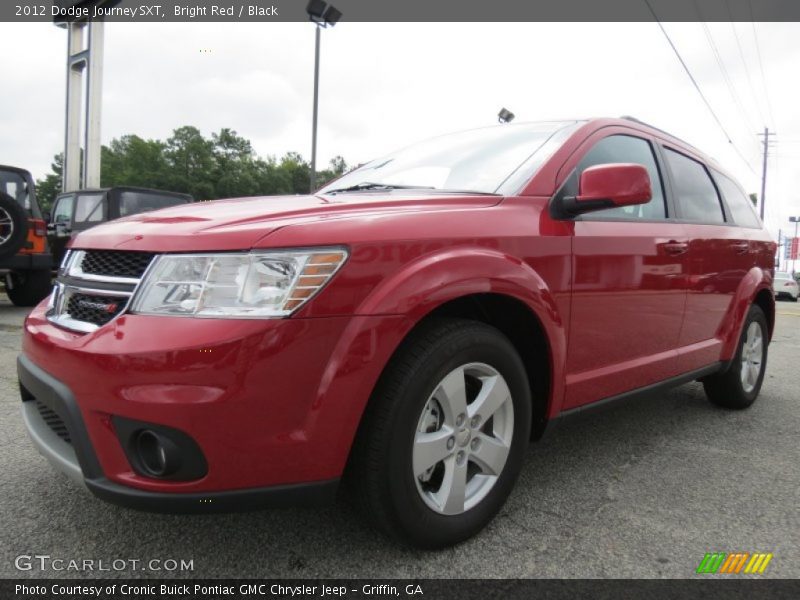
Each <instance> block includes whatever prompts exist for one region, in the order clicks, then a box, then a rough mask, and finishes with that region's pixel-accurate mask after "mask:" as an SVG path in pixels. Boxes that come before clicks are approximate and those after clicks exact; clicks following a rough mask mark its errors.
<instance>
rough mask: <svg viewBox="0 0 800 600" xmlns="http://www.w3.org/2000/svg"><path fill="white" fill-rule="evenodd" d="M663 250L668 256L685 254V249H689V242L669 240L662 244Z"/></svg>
mask: <svg viewBox="0 0 800 600" xmlns="http://www.w3.org/2000/svg"><path fill="white" fill-rule="evenodd" d="M663 248H664V252H666V253H667V254H669V255H670V256H679V255H681V254H685V253H686V251H687V250H689V244H688V243H687V242H678V241H676V240H670V241H668V242H666V243H665V244H663Z"/></svg>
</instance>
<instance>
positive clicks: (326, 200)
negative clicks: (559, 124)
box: [23, 120, 775, 491]
mask: <svg viewBox="0 0 800 600" xmlns="http://www.w3.org/2000/svg"><path fill="white" fill-rule="evenodd" d="M612 134H627V135H636V136H640V137H643V138H645V139H647V140H650V141H651V142H653V143H656V144H661V143H668V144H669V145H670V146H671V147H674V148H678V149H680V150H681V151H682V152H684V153H685V154H688V155H690V156H692V157H694V158H696V159H699V160H702V161H703V162H705V163H706V164H711V163H710V162H709V161H708V159H707V158H705V157H703V156H701V155H699V154H698V153H697V151H696V150H694V149H692V148H689V147H686V146H685V145H684V144H683V143H681V142H680V141H679V140H676V139H674V138H671V137H669V136H667V135H666V134H663V133H662V132H660V131H657V130H653V129H650V128H648V127H646V126H643V125H639V124H636V123H633V122H629V121H621V120H597V121H590V122H588V123H586V124H585V125H583V126H582V127H580V128H579V129H577V130H576V132H575V133H574V134H573V135H572V136H571V137H570V138H569V139H568V140H567V141H566V142H565V143H564V144H563V145H562V147H561V148H560V149H559V150H557V151H556V152H555V153H554V154H553V156H552V157H551V158H550V159H549V160H547V161H546V163H545V164H544V165H543V166H542V167H541V169H540V170H539V171H538V172H537V174H536V175H534V176H533V177H532V179H531V181H530V182H529V183H528V184H527V185H526V186H525V189H524V190H523V191H522V193H521V194H520V195H519V196H516V197H506V198H501V197H498V196H491V195H484V196H480V195H466V196H463V195H462V196H459V195H441V194H432V195H430V196H426V195H424V194H422V193H418V192H417V193H412V192H409V193H401V192H393V193H379V192H366V193H357V194H339V195H336V196H320V197H315V196H303V197H281V198H255V199H242V200H225V201H220V202H214V203H202V204H195V205H186V206H180V207H174V208H168V209H165V210H161V211H158V212H157V213H144V214H140V215H134V216H132V217H130V218H126V219H120V220H118V221H115V222H112V223H109V224H106V225H101V226H98V227H95V228H92V229H90V230H89V231H87V232H85V233H82V234H80V235H79V236H78V237H77V239H76V240H75V242H74V244H73V245H74V247H76V248H89V249H118V250H147V251H155V252H186V251H214V250H249V249H251V248H263V249H269V248H305V247H313V246H331V245H344V246H347V248H348V249H349V252H350V257H349V260H348V261H347V263H346V264H345V265H344V267H343V268H342V269H341V270H340V272H339V273H338V274H337V275H336V276H335V277H334V278H333V280H332V281H331V282H330V283H329V285H328V286H327V287H326V288H325V289H324V290H323V291H322V292H321V293H320V294H319V295H318V296H317V297H315V298H314V299H313V300H311V301H310V302H309V303H308V304H306V305H304V306H303V307H302V308H301V309H300V310H299V311H298V312H297V313H296V314H295V315H293V316H292V317H291V318H288V319H276V320H216V319H188V318H167V317H148V316H141V315H123V316H121V317H120V318H118V319H116V320H115V321H112V322H111V323H110V324H108V325H107V326H105V327H102V328H100V329H99V330H97V331H96V332H94V333H89V334H76V333H72V332H69V331H65V330H63V329H60V328H58V327H56V326H54V325H52V324H51V323H50V322H48V321H47V320H46V318H45V306H44V305H40V306H39V307H38V308H36V309H35V310H34V311H33V312H32V313H31V315H30V316H29V317H28V319H27V321H26V323H25V335H24V340H23V352H24V353H25V354H26V355H27V356H28V357H29V358H30V359H31V360H32V361H33V362H34V363H36V364H37V365H39V366H40V367H41V368H43V369H44V370H45V371H47V372H49V373H50V374H51V375H53V376H54V377H55V378H57V379H59V380H61V381H62V382H64V383H65V384H66V385H67V386H68V387H70V388H71V390H72V391H73V393H74V395H75V397H76V398H77V399H78V401H79V403H80V408H81V412H82V414H83V417H84V419H85V421H86V426H87V429H88V431H89V435H90V438H91V443H92V444H93V446H94V448H95V451H96V453H97V455H98V458H99V460H100V463H101V466H102V469H103V471H104V472H105V474H106V476H107V477H108V478H109V479H111V480H113V481H116V482H118V483H124V484H127V485H130V486H134V487H137V488H141V489H146V490H159V491H170V490H172V491H212V490H226V489H240V488H247V487H263V486H269V485H277V484H283V483H292V482H301V481H314V480H322V479H328V478H333V477H337V476H339V475H340V474H341V473H342V470H343V468H344V466H345V463H346V461H347V457H348V453H349V451H350V447H351V444H352V441H353V438H354V435H355V432H356V429H357V427H358V424H359V421H360V419H361V415H362V414H363V411H364V408H365V406H366V404H367V402H368V399H369V396H370V394H371V392H372V390H373V388H374V386H375V383H376V381H377V379H378V377H379V376H380V374H381V372H382V370H383V369H384V367H385V366H386V364H387V362H388V361H389V360H390V358H391V355H392V353H393V352H394V350H395V349H396V348H397V347H398V345H399V344H400V342H401V341H402V340H403V339H404V337H405V336H406V335H407V334H408V333H409V332H410V331H411V329H412V328H413V327H414V326H415V325H416V324H417V323H419V321H420V320H421V319H423V318H424V317H425V316H426V315H428V314H429V313H430V312H431V311H432V310H434V309H436V308H437V307H440V306H441V305H442V304H444V303H446V302H448V301H450V300H454V299H457V298H461V297H464V296H468V295H471V294H485V293H493V294H500V295H504V296H508V297H511V298H514V299H516V300H517V301H518V302H520V303H522V304H523V305H524V306H526V307H527V308H528V310H530V311H531V313H532V314H533V315H535V317H536V318H537V319H538V320H539V322H540V323H541V326H542V330H543V331H544V333H545V335H546V337H547V346H548V348H549V352H550V354H549V356H542V357H541V360H543V361H547V362H548V364H549V365H550V371H551V385H550V390H549V395H548V397H547V398H544V399H540V400H541V401H544V402H546V403H547V411H546V412H547V415H548V417H550V418H552V417H554V416H556V415H558V414H559V413H560V412H561V411H562V410H564V409H568V408H572V407H575V406H579V405H583V404H587V403H590V402H594V401H597V400H601V399H603V398H606V397H609V396H613V395H616V394H619V393H623V392H625V391H628V390H631V389H633V388H637V387H641V386H645V385H649V384H652V383H655V382H658V381H660V380H663V379H666V378H669V377H673V376H676V375H678V374H680V373H683V372H687V371H691V370H694V369H697V368H700V367H703V366H706V365H708V364H711V363H714V362H716V361H720V360H728V359H730V358H731V357H732V356H733V353H734V350H735V343H736V340H737V339H738V336H739V334H740V331H741V326H742V322H743V319H744V314H745V313H746V311H747V307H748V306H749V305H750V304H751V303H752V302H753V300H754V298H755V296H756V294H757V293H758V292H759V291H761V290H769V289H770V286H771V278H772V270H773V256H774V252H775V243H774V242H773V241H772V240H771V239H770V236H769V234H768V233H767V232H766V231H765V230H759V229H743V228H740V227H734V226H728V225H720V226H714V225H695V224H690V223H680V222H677V221H675V220H665V221H662V222H620V221H602V220H600V221H598V220H574V221H573V220H557V219H555V218H553V217H551V215H550V212H549V209H548V204H549V202H550V199H551V197H552V196H553V194H555V193H556V191H557V190H558V189H559V187H560V186H561V185H562V184H563V183H564V182H565V180H566V179H567V177H568V176H569V175H570V173H571V172H572V170H573V169H574V167H575V165H576V164H577V163H578V161H579V160H580V159H581V157H582V156H583V155H584V154H585V153H586V152H587V151H588V150H589V148H590V147H591V146H592V145H593V144H594V143H595V142H597V141H598V140H599V139H602V138H603V137H605V136H608V135H612ZM715 168H717V169H718V167H715ZM641 170H642V169H641V168H635V169H629V170H628V172H627V174H625V175H624V177H627V181H629V182H632V183H631V185H632V188H631V190H630V194H631V195H633V196H635V195H636V194H641V193H642V180H641ZM599 171H600V179H599V180H597V181H596V182H595V188H594V189H595V192H592V193H597V190H600V189H601V188H603V186H606V187H607V186H608V185H609V183H608V180H607V179H606V181H605V182H604V181H603V180H602V179H603V173H602V172H603V171H604V170H603V169H599ZM605 175H606V176H607V175H608V170H607V169H606V174H605ZM612 175H613V173H612ZM617 175H621V172H620V171H618V172H617ZM612 183H613V182H612ZM615 185H617V187H619V186H618V182H617V184H615ZM770 297H771V296H770ZM109 415H120V416H123V417H128V418H132V419H136V420H141V421H147V422H153V423H158V424H163V425H167V426H171V427H175V428H178V429H181V430H183V431H185V432H187V433H188V434H189V435H191V436H192V437H193V438H194V439H195V440H196V441H197V442H198V444H199V445H200V447H201V448H202V450H203V452H204V453H205V455H206V458H207V459H208V464H209V472H208V475H207V476H206V477H204V478H203V479H201V480H199V481H191V482H180V483H176V482H169V481H158V480H155V479H150V478H146V477H141V476H138V475H136V474H134V473H133V471H132V469H131V467H130V465H129V464H128V462H127V460H126V458H125V455H124V453H123V450H122V448H121V447H120V445H119V442H118V440H117V438H116V436H115V434H114V432H113V429H112V428H111V427H109V426H108V423H109V420H108V419H109Z"/></svg>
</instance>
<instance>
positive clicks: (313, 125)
mask: <svg viewBox="0 0 800 600" xmlns="http://www.w3.org/2000/svg"><path fill="white" fill-rule="evenodd" d="M314 29H316V31H315V32H314V33H315V41H314V116H313V119H312V121H311V174H310V184H311V185H310V188H311V189H310V190H309V192H310V193H312V194H313V193H314V192H315V191H317V112H318V110H319V109H318V107H319V30H320V29H321V27H320V26H319V25H317V26H316V27H315V28H314Z"/></svg>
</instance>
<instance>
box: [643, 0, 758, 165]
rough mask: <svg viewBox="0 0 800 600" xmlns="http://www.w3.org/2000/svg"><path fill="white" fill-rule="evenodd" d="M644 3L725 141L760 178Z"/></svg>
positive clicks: (656, 18)
mask: <svg viewBox="0 0 800 600" xmlns="http://www.w3.org/2000/svg"><path fill="white" fill-rule="evenodd" d="M644 3H645V4H646V5H647V8H649V9H650V12H651V13H652V15H653V18H654V19H655V20H656V23H657V24H658V26H659V27H660V28H661V32H662V33H663V34H664V37H665V38H667V42H668V43H669V45H670V47H671V48H672V51H673V52H675V56H676V57H677V58H678V61H680V63H681V65H682V66H683V69H684V71H686V74H687V75H688V76H689V79H690V80H691V82H692V84H693V85H694V88H695V89H696V90H697V93H698V94H699V95H700V97H701V98H702V99H703V102H704V103H705V105H706V108H708V111H709V112H710V113H711V116H712V117H714V120H715V121H716V122H717V125H718V126H719V128H720V130H721V131H722V133H723V134H724V135H725V139H727V140H728V143H729V144H730V145H731V146H732V147H733V149H734V150H735V151H736V154H738V155H739V158H741V159H742V162H744V164H746V165H747V168H748V169H750V171H752V173H753V175H755V176H756V177H758V173H756V170H755V169H754V168H753V165H751V164H750V162H749V161H748V160H747V159H746V158H745V157H744V154H742V152H741V150H739V148H738V147H737V146H736V144H734V143H733V140H732V139H731V136H730V135H729V134H728V131H727V130H726V129H725V126H724V125H723V124H722V121H720V120H719V117H718V116H717V113H716V112H714V109H713V108H712V106H711V103H709V101H708V99H707V98H706V96H705V94H704V93H703V90H701V89H700V85H699V84H698V83H697V80H696V79H695V78H694V75H692V72H691V71H690V70H689V67H688V66H687V64H686V62H685V61H684V60H683V57H682V56H681V53H680V52H678V49H677V48H676V47H675V44H674V43H673V42H672V38H670V37H669V34H668V33H667V30H666V29H664V25H662V23H661V21H659V19H658V15H656V12H655V11H654V10H653V7H652V6H651V5H650V0H644Z"/></svg>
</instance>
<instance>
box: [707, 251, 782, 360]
mask: <svg viewBox="0 0 800 600" xmlns="http://www.w3.org/2000/svg"><path fill="white" fill-rule="evenodd" d="M753 304H756V305H758V306H759V307H760V308H761V310H763V311H764V314H765V315H766V317H767V324H768V326H769V339H770V340H772V333H773V331H774V329H775V297H774V295H773V293H772V277H771V276H770V275H769V274H768V273H767V272H766V271H764V270H763V269H761V268H759V267H753V268H752V269H750V270H749V271H748V272H747V274H746V275H745V276H744V277H743V278H742V281H741V283H740V284H739V287H738V289H737V290H736V293H735V294H734V298H733V301H732V302H731V304H730V307H729V308H728V312H727V314H726V315H725V318H724V319H723V320H722V325H721V327H720V330H719V331H718V332H717V336H718V337H719V338H720V339H722V340H724V342H723V351H722V355H721V358H722V360H730V359H731V358H733V356H734V355H735V354H736V348H737V344H738V343H739V337H740V336H741V335H742V327H744V321H745V317H746V316H747V311H748V310H750V307H751V306H752V305H753Z"/></svg>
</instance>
